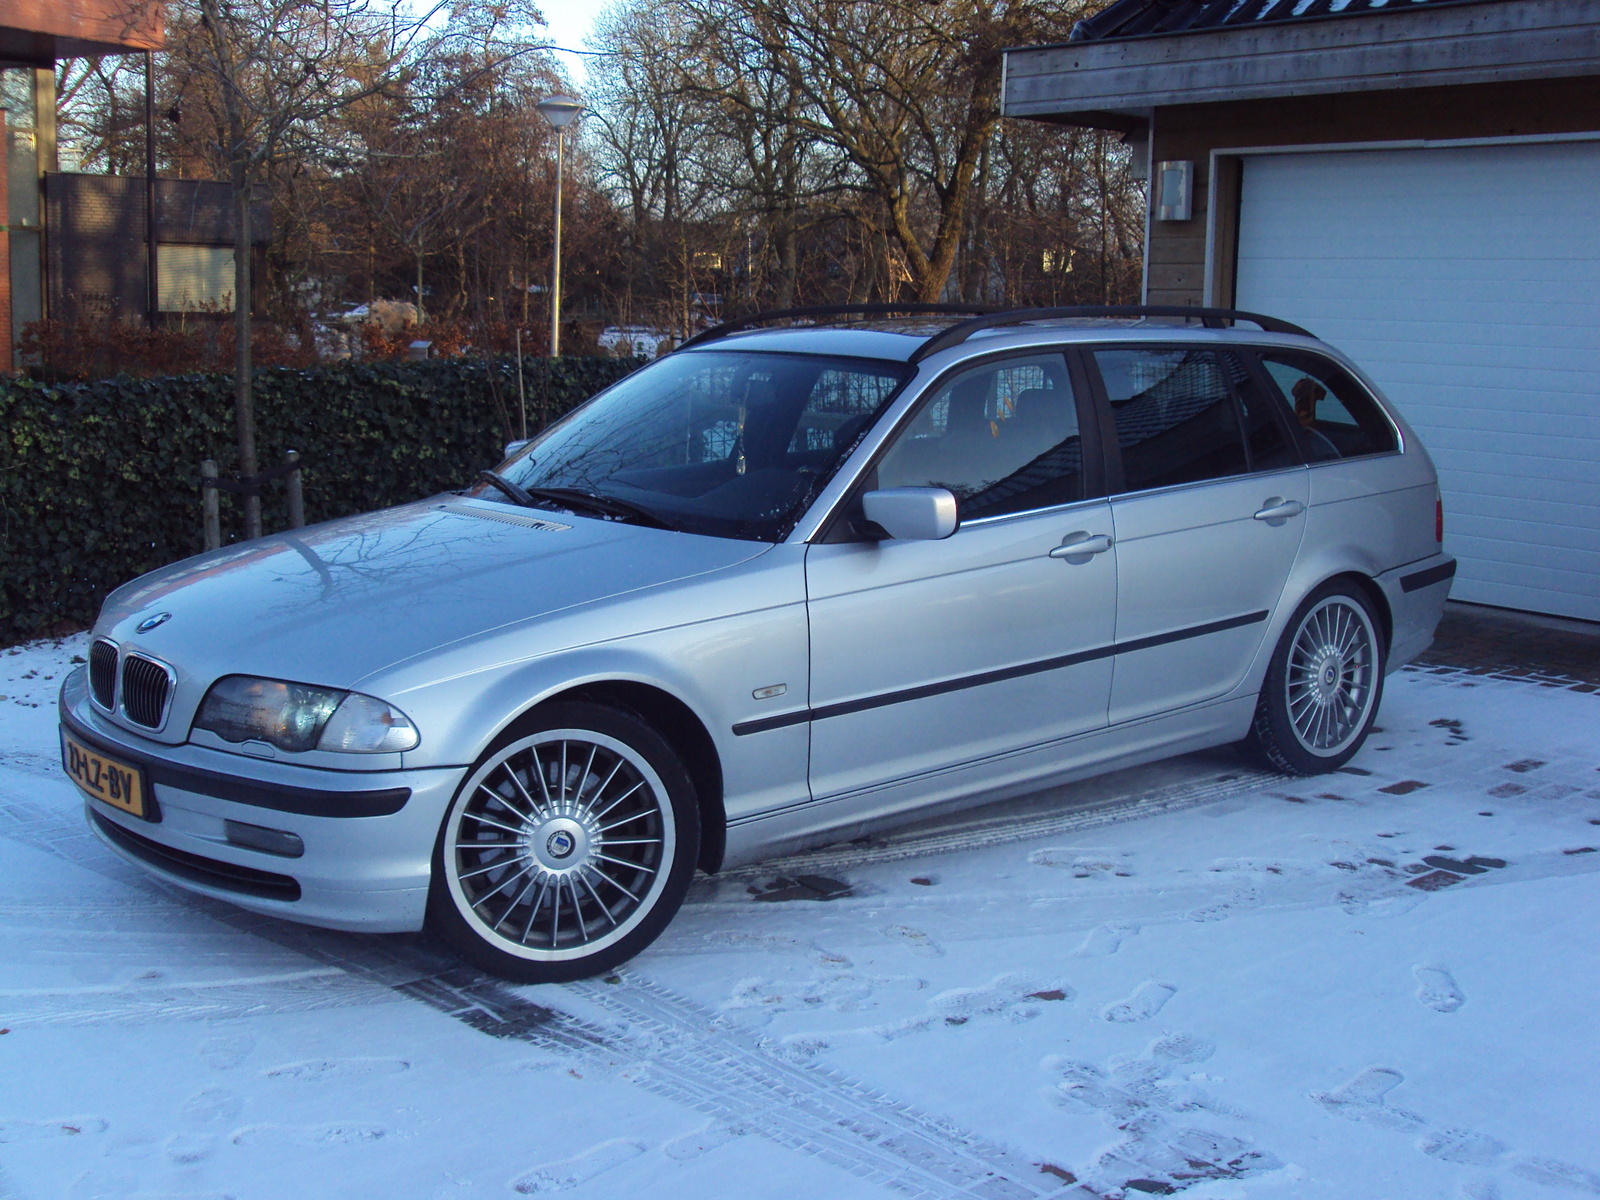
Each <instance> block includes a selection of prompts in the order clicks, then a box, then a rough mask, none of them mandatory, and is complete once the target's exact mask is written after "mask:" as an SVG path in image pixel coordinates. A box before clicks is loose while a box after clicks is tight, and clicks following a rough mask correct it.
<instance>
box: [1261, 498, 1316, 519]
mask: <svg viewBox="0 0 1600 1200" xmlns="http://www.w3.org/2000/svg"><path fill="white" fill-rule="evenodd" d="M1305 510H1306V506H1305V505H1304V504H1301V503H1300V501H1298V500H1285V499H1284V498H1283V497H1282V496H1268V497H1267V499H1266V503H1265V504H1263V505H1262V507H1261V511H1260V512H1258V513H1256V514H1255V518H1256V520H1258V521H1287V520H1288V519H1289V518H1290V517H1298V516H1299V515H1300V514H1301V513H1303V512H1305Z"/></svg>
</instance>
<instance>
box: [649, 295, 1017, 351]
mask: <svg viewBox="0 0 1600 1200" xmlns="http://www.w3.org/2000/svg"><path fill="white" fill-rule="evenodd" d="M1001 311H1002V310H1000V309H996V308H995V307H993V306H992V305H983V304H820V305H815V306H813V307H810V308H780V309H776V310H774V311H772V312H758V313H751V314H750V315H749V316H746V317H736V318H734V319H733V320H732V321H724V322H723V323H722V324H720V325H713V326H712V327H711V328H710V329H703V330H701V331H700V332H699V333H697V334H695V335H694V336H693V337H691V338H687V339H685V340H684V342H683V343H682V344H681V345H679V346H678V349H679V350H687V349H688V348H689V347H690V346H699V345H701V344H703V343H705V342H714V341H716V340H717V339H718V338H725V337H727V336H728V335H729V334H730V333H738V332H739V331H740V330H741V329H749V328H750V327H751V326H753V325H765V324H766V323H767V322H768V321H782V320H786V319H790V318H797V317H884V316H891V315H902V316H918V315H921V314H938V315H940V316H958V317H970V316H974V315H977V314H983V313H999V312H1001ZM958 328H959V326H958Z"/></svg>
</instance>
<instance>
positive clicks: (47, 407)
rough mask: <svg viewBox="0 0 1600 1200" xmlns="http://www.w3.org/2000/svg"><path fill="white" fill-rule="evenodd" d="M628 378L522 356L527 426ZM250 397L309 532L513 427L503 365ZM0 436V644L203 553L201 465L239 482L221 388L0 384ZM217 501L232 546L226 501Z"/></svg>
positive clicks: (60, 621)
mask: <svg viewBox="0 0 1600 1200" xmlns="http://www.w3.org/2000/svg"><path fill="white" fill-rule="evenodd" d="M639 365H640V360H637V359H608V358H562V359H557V360H555V361H554V362H552V361H551V360H549V359H528V360H525V361H524V365H523V370H524V383H525V385H526V390H527V413H528V428H529V429H530V430H533V429H537V428H538V427H539V425H540V423H541V421H543V420H549V419H551V418H554V417H556V416H559V415H561V414H562V413H564V412H566V411H568V410H569V409H571V408H572V407H574V406H575V405H577V404H579V403H581V402H582V401H583V400H585V399H587V398H588V397H589V396H591V395H593V394H594V393H595V392H597V391H599V390H600V389H601V388H603V387H606V386H608V385H609V384H611V383H614V382H615V381H616V380H618V379H620V378H622V377H623V376H624V375H626V374H628V372H630V371H632V370H635V369H636V368H637V367H638V366H639ZM255 395H256V437H257V443H258V447H259V451H258V453H259V458H260V463H261V467H262V468H263V469H265V468H268V467H272V466H275V465H277V464H278V463H281V462H282V461H283V452H284V451H285V450H291V449H293V450H298V451H300V454H301V456H302V458H303V460H304V461H305V464H306V466H305V469H304V472H303V480H304V486H305V505H306V520H307V521H308V522H315V521H323V520H327V519H329V518H331V517H339V516H345V515H347V514H350V513H356V512H365V511H370V510H372V509H376V508H383V507H385V506H387V505H391V504H401V503H404V502H406V501H408V500H416V499H419V498H421V497H424V496H429V495H433V494H435V493H437V492H441V491H445V490H447V489H450V488H459V487H464V486H465V485H466V484H468V483H469V482H470V481H471V480H472V477H473V476H474V475H475V474H476V473H477V472H478V471H479V470H480V469H482V468H484V467H489V466H493V465H494V464H495V463H496V462H498V461H499V458H500V450H501V447H502V445H503V444H504V443H505V442H506V441H508V440H510V439H511V438H513V437H515V436H517V433H518V430H519V424H520V422H519V415H518V402H517V369H516V364H515V362H514V361H511V360H506V359H479V360H471V359H441V360H435V361H431V362H417V363H413V362H363V363H346V364H341V365H337V366H330V367H318V368H314V369H312V370H304V371H296V370H269V371H261V372H259V373H258V374H257V375H256V388H255ZM0 430H3V431H4V435H3V439H0V645H9V644H10V643H12V642H15V641H19V640H22V639H25V638H29V637H38V636H42V635H44V634H45V633H48V632H52V631H54V630H56V629H59V628H60V627H62V626H63V625H67V624H87V623H89V622H91V621H92V620H93V619H94V616H95V613H96V612H97V611H98V610H99V606H100V602H101V600H102V599H103V598H104V597H105V594H106V593H107V592H108V591H110V590H111V589H112V588H114V587H116V586H117V585H118V584H120V583H123V582H125V581H127V580H129V579H132V578H133V577H134V576H136V575H139V574H142V573H143V572H145V571H149V570H152V569H154V568H156V567H159V566H162V565H163V564H165V563H169V562H173V561H175V560H177V559H180V558H184V557H187V556H188V555H190V554H195V553H197V552H199V550H200V549H201V548H202V536H203V535H202V529H201V515H200V513H201V509H200V486H199V484H200V464H201V462H202V461H203V460H205V459H207V458H214V459H216V460H217V463H218V464H219V466H220V468H221V471H222V473H223V475H225V476H228V475H234V474H236V473H237V471H236V466H237V454H236V452H235V448H234V444H233V441H234V427H233V380H232V378H231V377H230V376H227V375H183V376H174V377H168V378H157V379H130V378H127V377H119V378H116V379H105V380H99V381H97V382H94V383H81V384H42V383H35V382H32V381H30V380H26V379H15V380H0ZM219 496H220V497H221V501H222V523H223V538H224V541H228V540H233V539H236V538H237V537H238V536H239V534H240V524H241V516H240V511H239V507H238V501H237V500H236V498H235V497H233V496H231V495H230V494H229V493H227V492H221V493H219ZM262 503H263V510H264V511H263V519H264V524H265V527H266V528H267V529H268V530H269V531H271V530H276V529H282V528H284V527H285V526H286V525H287V524H288V516H287V510H286V507H285V502H284V490H283V484H282V483H271V484H268V485H267V490H266V492H265V494H264V497H263V501H262Z"/></svg>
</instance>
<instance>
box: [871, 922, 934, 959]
mask: <svg viewBox="0 0 1600 1200" xmlns="http://www.w3.org/2000/svg"><path fill="white" fill-rule="evenodd" d="M883 936H884V937H886V938H892V939H893V940H895V941H897V942H900V943H901V944H902V945H904V946H905V948H906V949H907V950H910V951H911V953H913V954H921V955H924V956H926V957H928V958H943V957H944V947H943V946H941V945H939V943H938V942H936V941H934V940H933V939H932V938H931V937H929V936H928V935H927V934H926V933H924V932H923V931H922V930H920V929H913V928H912V927H911V926H909V925H891V926H889V927H888V928H887V929H885V930H884V931H883Z"/></svg>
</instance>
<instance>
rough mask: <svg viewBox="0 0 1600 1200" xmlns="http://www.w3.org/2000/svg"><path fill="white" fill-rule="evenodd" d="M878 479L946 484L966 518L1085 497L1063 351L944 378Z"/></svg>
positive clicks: (886, 484) (884, 484)
mask: <svg viewBox="0 0 1600 1200" xmlns="http://www.w3.org/2000/svg"><path fill="white" fill-rule="evenodd" d="M878 486H879V487H881V488H890V487H942V488H949V489H950V491H952V492H954V493H955V496H956V499H957V500H958V501H959V502H960V506H961V516H962V518H963V519H964V520H971V519H973V518H976V517H994V516H1000V515H1003V514H1005V513H1013V512H1025V511H1026V510H1028V509H1031V508H1048V507H1050V506H1052V505H1056V504H1070V503H1071V502H1072V501H1074V500H1081V499H1083V445H1082V442H1081V441H1080V440H1079V433H1078V409H1077V404H1076V401H1075V398H1074V396H1073V392H1072V384H1071V381H1070V380H1069V379H1068V377H1067V368H1066V359H1065V358H1064V357H1063V356H1061V355H1055V354H1041V355H1035V356H1033V357H1029V358H1013V359H1006V360H1004V361H1001V362H995V363H985V364H984V365H983V366H980V367H974V368H972V369H971V370H969V371H963V372H962V373H961V374H959V375H957V376H955V377H954V378H953V379H951V380H949V381H947V382H946V383H945V384H944V385H942V386H941V387H940V388H939V389H938V390H937V391H936V392H935V393H934V394H933V395H932V396H931V397H929V398H928V400H927V401H925V402H924V404H923V406H922V408H921V410H920V411H919V412H918V413H917V415H916V417H915V418H914V419H913V420H912V422H911V424H910V425H909V426H907V427H906V428H905V429H904V430H903V431H902V432H901V434H900V436H899V437H898V438H897V439H896V440H895V443H894V445H893V446H891V447H890V448H889V451H888V453H887V454H885V455H884V457H883V459H882V461H880V462H879V464H878Z"/></svg>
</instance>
